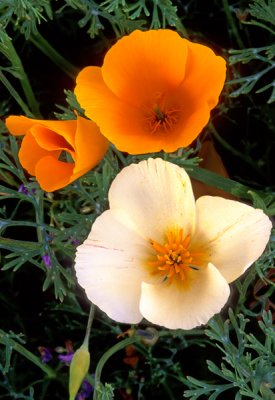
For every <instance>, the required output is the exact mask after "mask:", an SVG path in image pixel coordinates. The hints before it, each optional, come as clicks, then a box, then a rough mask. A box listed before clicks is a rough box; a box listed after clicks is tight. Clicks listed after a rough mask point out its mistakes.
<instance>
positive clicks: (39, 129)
mask: <svg viewBox="0 0 275 400" xmlns="http://www.w3.org/2000/svg"><path fill="white" fill-rule="evenodd" d="M31 133H32V135H33V136H34V137H35V140H36V142H37V144H38V145H39V146H40V147H42V148H43V149H45V150H48V151H52V150H65V151H67V152H69V153H70V154H71V155H74V150H73V148H72V146H71V145H70V144H69V143H68V142H67V141H66V139H65V138H64V137H63V136H61V135H59V134H58V133H56V132H54V131H53V130H51V129H49V128H47V127H45V126H43V125H34V126H32V128H31Z"/></svg>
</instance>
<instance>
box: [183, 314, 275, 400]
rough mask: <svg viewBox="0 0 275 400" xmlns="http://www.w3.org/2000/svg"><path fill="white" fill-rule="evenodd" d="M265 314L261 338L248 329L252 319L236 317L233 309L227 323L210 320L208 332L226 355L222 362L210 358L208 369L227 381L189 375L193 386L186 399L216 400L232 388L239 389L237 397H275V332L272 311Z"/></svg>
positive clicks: (260, 326) (216, 318) (219, 319)
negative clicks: (195, 377)
mask: <svg viewBox="0 0 275 400" xmlns="http://www.w3.org/2000/svg"><path fill="white" fill-rule="evenodd" d="M262 316H263V321H260V322H259V328H260V330H261V331H262V332H261V333H262V335H263V338H261V339H259V338H257V337H256V336H255V335H254V334H253V333H250V332H249V330H248V328H247V326H248V322H249V320H248V319H247V318H244V316H243V315H242V314H239V315H238V317H235V315H234V313H233V311H232V310H229V319H228V320H226V321H225V322H223V321H222V319H221V317H215V318H213V319H212V320H211V321H210V322H209V328H208V329H207V331H206V334H207V335H208V336H209V338H210V339H211V341H212V342H213V343H215V344H216V346H217V348H218V349H219V350H220V351H221V352H222V353H223V356H222V362H221V364H220V365H216V364H215V363H214V362H212V361H210V360H208V361H207V365H208V369H209V371H210V372H211V373H212V374H214V375H216V377H219V378H221V379H222V381H224V383H219V384H212V383H211V384H210V383H206V382H201V381H198V380H197V379H194V378H192V377H188V378H187V379H188V380H189V382H190V383H191V386H192V389H190V390H186V391H185V393H184V396H185V398H190V399H191V400H196V399H198V398H199V397H201V396H202V395H207V398H208V399H209V400H215V399H216V398H221V397H219V396H220V394H223V393H224V392H225V391H227V390H230V389H237V394H236V396H235V399H242V398H247V397H248V398H252V399H255V400H262V399H263V398H264V399H270V400H272V398H274V397H273V393H274V392H273V390H274V388H275V380H274V373H275V369H274V362H275V356H274V354H275V332H274V328H273V324H272V322H273V321H272V314H271V312H270V313H266V312H263V315H262ZM234 392H235V393H236V390H234V391H233V393H234Z"/></svg>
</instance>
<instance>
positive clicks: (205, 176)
mask: <svg viewBox="0 0 275 400" xmlns="http://www.w3.org/2000/svg"><path fill="white" fill-rule="evenodd" d="M188 175H190V176H191V178H194V179H197V180H198V181H200V182H203V183H205V184H207V185H209V186H213V187H216V188H218V189H221V190H224V191H225V192H228V193H231V194H232V195H234V196H237V197H241V198H243V199H249V200H251V196H250V194H249V191H251V188H250V187H248V186H245V185H243V184H241V183H239V182H236V181H233V180H232V179H228V178H223V177H222V176H220V175H217V174H215V173H214V172H211V171H208V170H206V169H204V168H201V167H196V166H194V167H192V169H188Z"/></svg>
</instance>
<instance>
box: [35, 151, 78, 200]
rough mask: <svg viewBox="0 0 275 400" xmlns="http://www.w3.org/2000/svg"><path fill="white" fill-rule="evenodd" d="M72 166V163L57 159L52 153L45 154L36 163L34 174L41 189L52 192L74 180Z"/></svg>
mask: <svg viewBox="0 0 275 400" xmlns="http://www.w3.org/2000/svg"><path fill="white" fill-rule="evenodd" d="M73 168H74V164H73V163H67V162H63V161H59V160H57V159H56V158H55V157H53V156H52V155H47V156H45V157H43V158H41V159H39V160H38V162H37V163H36V166H35V176H36V179H37V181H38V182H39V184H40V186H41V188H42V189H43V190H46V191H47V192H53V191H54V190H57V189H60V188H61V187H64V186H66V185H68V184H69V183H71V182H72V181H73V180H74V178H73Z"/></svg>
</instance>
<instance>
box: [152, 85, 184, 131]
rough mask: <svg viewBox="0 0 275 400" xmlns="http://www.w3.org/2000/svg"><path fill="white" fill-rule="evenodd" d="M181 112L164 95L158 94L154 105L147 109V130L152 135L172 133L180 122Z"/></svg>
mask: <svg viewBox="0 0 275 400" xmlns="http://www.w3.org/2000/svg"><path fill="white" fill-rule="evenodd" d="M179 112H180V110H179V109H177V108H175V107H174V106H172V105H169V104H168V102H167V101H166V99H165V98H164V96H163V94H162V93H156V94H155V96H154V100H153V103H152V105H150V106H149V107H147V108H146V116H145V118H146V129H147V130H148V131H149V132H150V133H160V132H168V131H170V130H171V129H172V128H173V127H174V125H176V124H177V122H178V119H179Z"/></svg>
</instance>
